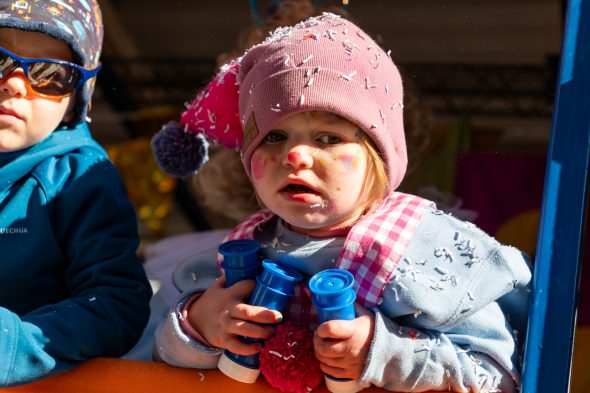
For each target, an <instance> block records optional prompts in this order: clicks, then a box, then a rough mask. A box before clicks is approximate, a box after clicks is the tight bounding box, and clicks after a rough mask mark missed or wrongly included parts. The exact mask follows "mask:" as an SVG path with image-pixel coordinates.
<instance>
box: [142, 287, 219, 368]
mask: <svg viewBox="0 0 590 393" xmlns="http://www.w3.org/2000/svg"><path fill="white" fill-rule="evenodd" d="M199 295H200V294H199ZM194 296H195V294H190V295H188V296H185V297H183V298H182V299H180V301H179V302H177V303H176V305H175V306H174V307H173V308H172V309H171V310H169V311H168V313H167V314H166V317H165V318H164V319H163V320H162V321H161V322H160V324H159V325H158V327H157V329H156V333H155V339H154V355H153V356H154V359H155V360H160V361H163V362H165V363H168V364H171V365H173V366H178V367H186V368H203V369H213V368H216V367H217V362H218V360H219V355H220V354H221V353H222V352H223V349H221V348H217V347H211V346H208V345H206V344H204V343H203V342H200V341H198V340H196V339H195V338H194V337H192V336H191V335H189V334H187V333H186V332H185V331H184V330H183V328H182V327H181V323H180V320H181V316H182V311H183V310H184V309H185V305H186V304H187V302H188V301H189V300H190V299H192V298H193V297H194ZM199 336H200V335H199Z"/></svg>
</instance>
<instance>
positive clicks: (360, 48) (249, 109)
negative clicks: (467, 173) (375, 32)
mask: <svg viewBox="0 0 590 393" xmlns="http://www.w3.org/2000/svg"><path fill="white" fill-rule="evenodd" d="M402 101H403V88H402V82H401V77H400V75H399V72H398V70H397V67H396V66H395V65H394V64H393V62H392V61H391V59H390V57H389V54H388V53H385V52H384V51H383V50H382V49H381V48H380V47H379V46H378V45H377V44H376V43H375V42H374V41H373V40H372V39H371V38H370V37H369V36H367V35H366V34H365V33H364V32H363V31H362V30H361V29H360V28H358V27H357V26H356V25H354V24H353V23H352V22H350V21H346V20H344V19H342V18H340V17H339V16H337V15H334V14H327V13H325V14H323V15H322V16H319V17H314V18H310V19H308V20H306V21H304V22H301V23H299V24H297V25H295V26H293V27H288V28H278V29H277V30H275V31H274V32H273V33H272V34H271V35H270V36H269V37H268V38H267V39H266V40H265V41H264V42H262V43H260V44H258V45H255V46H254V47H252V48H250V49H249V50H248V51H246V53H245V54H244V56H243V57H242V58H240V59H238V60H237V61H235V62H234V63H232V64H230V65H227V66H225V67H222V71H221V72H220V73H219V74H218V75H217V77H216V78H215V79H214V80H213V81H212V82H210V83H209V85H208V86H207V88H206V89H205V90H204V91H203V92H201V94H199V96H198V97H197V99H196V100H195V101H194V102H193V103H191V104H190V105H189V106H188V108H187V110H186V111H185V112H184V113H183V115H182V117H181V121H180V125H176V124H168V125H166V126H165V127H164V128H163V129H162V130H161V131H160V132H159V133H158V134H157V135H156V136H155V137H154V139H153V141H152V147H153V149H154V152H155V155H156V160H157V161H158V163H159V164H160V166H161V167H162V168H163V169H164V170H165V171H166V172H168V173H171V174H173V175H177V176H188V175H190V174H192V173H194V171H195V170H197V169H198V168H200V166H201V165H202V164H203V163H204V162H206V161H207V158H208V157H207V146H208V144H207V140H206V138H205V137H207V138H209V139H212V140H214V141H215V142H217V143H221V144H223V145H224V146H226V147H228V148H234V149H240V150H241V153H242V163H243V165H244V168H245V170H246V172H247V173H248V174H249V173H250V160H251V157H252V153H253V152H254V150H255V149H256V147H257V146H258V145H259V144H260V142H261V141H262V140H263V139H264V137H265V136H266V135H267V134H268V132H270V131H271V130H272V128H273V127H274V125H275V124H277V123H278V122H280V121H281V120H283V119H285V118H287V117H288V116H290V115H292V114H295V113H298V112H305V111H326V112H331V113H334V114H336V115H339V116H341V117H343V118H345V119H347V120H348V121H350V122H352V123H354V124H356V125H357V126H358V127H359V128H360V129H362V130H363V131H364V133H365V134H366V135H367V136H368V137H369V138H370V140H371V142H372V143H373V144H374V146H375V147H376V150H377V151H378V156H379V157H381V159H382V161H383V163H384V168H385V171H386V174H387V179H388V182H387V183H386V184H387V185H388V191H392V190H394V189H396V188H397V186H398V185H399V184H400V182H401V180H402V179H403V176H404V173H405V170H406V166H407V153H406V144H405V138H404V127H403V102H402ZM369 180H370V179H369Z"/></svg>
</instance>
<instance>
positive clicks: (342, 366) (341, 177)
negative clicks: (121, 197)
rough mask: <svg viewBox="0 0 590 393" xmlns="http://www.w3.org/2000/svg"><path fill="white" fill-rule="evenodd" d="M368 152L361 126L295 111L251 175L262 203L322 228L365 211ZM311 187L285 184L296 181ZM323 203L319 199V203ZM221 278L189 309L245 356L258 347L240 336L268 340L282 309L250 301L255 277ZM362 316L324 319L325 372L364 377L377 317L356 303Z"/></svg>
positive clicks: (206, 330) (199, 325) (317, 345)
mask: <svg viewBox="0 0 590 393" xmlns="http://www.w3.org/2000/svg"><path fill="white" fill-rule="evenodd" d="M366 165H367V157H366V155H365V153H364V150H363V149H362V148H361V147H360V145H359V144H358V128H357V127H356V126H355V125H354V124H352V123H350V122H348V121H346V120H344V119H341V118H339V117H336V116H333V115H327V114H322V113H320V114H316V115H309V114H296V115H293V116H291V117H289V118H287V119H286V120H283V121H281V122H280V123H279V124H277V125H276V126H275V127H274V130H273V131H271V132H270V133H269V134H268V137H267V138H266V139H265V141H264V142H263V143H262V144H261V145H260V146H259V147H258V148H257V149H256V151H255V153H254V155H253V157H252V160H251V173H252V182H253V184H254V187H255V188H256V191H257V193H258V195H259V197H260V199H261V200H262V202H263V203H264V204H265V205H266V206H267V207H268V208H270V209H271V210H273V211H274V212H275V213H276V214H277V215H279V216H280V217H281V218H282V219H283V220H284V221H285V222H286V223H288V224H289V225H291V227H292V228H293V229H295V230H298V231H300V232H302V233H308V234H311V235H317V234H318V233H320V234H324V233H330V231H331V230H333V229H335V228H336V229H337V228H342V227H347V226H349V225H352V224H353V223H354V222H355V221H356V220H358V218H359V217H360V216H361V214H362V213H363V209H364V207H362V206H358V204H357V199H358V196H359V194H360V191H361V186H362V184H363V180H364V176H365V169H366ZM293 182H295V183H298V184H299V185H301V184H305V185H306V186H309V187H311V189H312V190H313V191H309V190H306V189H305V188H301V189H295V190H294V191H289V190H288V189H287V190H285V187H286V186H287V185H288V184H290V183H293ZM317 205H320V206H319V207H318V206H317ZM224 282H225V278H224V277H221V278H220V279H218V280H217V281H216V282H215V283H214V284H213V285H212V286H211V287H209V288H208V289H207V290H206V291H205V292H204V293H203V295H202V296H201V297H200V298H199V299H198V300H197V301H195V302H194V303H193V304H192V305H191V307H190V308H189V310H188V319H189V321H190V323H191V325H192V326H193V327H194V328H195V329H196V330H197V331H198V332H199V333H200V334H201V335H202V337H203V339H204V340H205V341H206V342H207V343H208V344H210V345H213V346H217V347H220V348H225V349H228V350H230V351H231V352H234V353H237V354H240V355H252V354H255V353H257V352H258V351H260V346H259V345H260V344H256V343H255V344H247V343H244V342H242V341H240V340H239V339H238V336H240V335H242V336H248V337H255V338H262V339H266V338H269V337H270V336H271V335H272V334H273V333H274V328H272V327H270V326H268V325H264V324H269V323H279V322H280V321H281V320H282V316H281V314H280V313H279V312H277V311H271V310H269V309H267V308H264V307H258V306H251V305H248V304H245V302H246V301H247V299H248V297H249V296H250V294H251V293H252V290H253V289H254V286H255V282H254V281H253V280H244V281H240V282H238V283H236V284H234V285H232V286H231V287H230V288H225V287H224ZM355 308H356V313H357V315H358V316H359V317H358V318H356V319H353V320H350V321H343V320H334V321H328V322H325V323H323V324H321V325H320V326H319V327H318V329H317V330H316V332H315V335H314V339H313V340H314V352H315V356H316V357H317V358H318V360H319V361H320V366H321V369H322V371H323V372H325V373H327V374H330V375H332V376H334V377H337V378H353V379H358V378H359V377H360V375H361V373H362V371H363V368H364V363H365V360H366V358H367V354H368V352H369V348H370V344H371V339H372V337H373V331H374V324H375V317H374V314H373V313H372V312H370V311H369V310H367V309H365V308H363V307H362V306H360V305H358V304H355Z"/></svg>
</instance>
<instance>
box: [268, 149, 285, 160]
mask: <svg viewBox="0 0 590 393" xmlns="http://www.w3.org/2000/svg"><path fill="white" fill-rule="evenodd" d="M282 155H283V148H282V147H277V148H276V149H275V150H274V151H273V152H272V153H270V162H272V163H273V164H276V163H277V162H279V157H281V156H282Z"/></svg>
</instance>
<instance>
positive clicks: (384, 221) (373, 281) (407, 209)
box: [217, 192, 433, 307]
mask: <svg viewBox="0 0 590 393" xmlns="http://www.w3.org/2000/svg"><path fill="white" fill-rule="evenodd" d="M431 205H433V203H432V202H431V201H428V200H426V199H423V198H420V197H418V196H415V195H410V194H404V193H400V192H393V193H391V194H389V195H388V196H387V198H386V199H385V200H384V201H383V203H382V204H381V206H380V207H379V208H378V209H376V210H375V211H374V212H373V213H371V214H369V215H368V216H365V217H364V218H363V219H362V220H361V221H359V222H358V223H356V224H355V225H354V226H353V227H352V229H351V230H350V232H349V233H348V236H347V237H346V241H345V242H344V247H343V249H342V252H341V253H340V256H339V257H338V260H337V263H336V266H337V267H338V268H341V269H346V270H348V271H350V272H351V273H352V274H353V275H354V277H355V285H356V290H357V300H359V301H360V302H361V303H362V304H364V305H365V306H366V307H372V306H375V305H378V304H379V300H380V298H381V295H382V293H383V290H384V289H385V285H386V284H387V283H388V282H389V280H390V279H391V277H392V275H393V273H394V272H395V268H396V266H397V264H398V263H399V261H400V260H401V258H402V256H403V255H404V253H405V251H406V248H407V247H408V244H409V243H410V240H411V239H412V236H413V235H414V232H415V231H416V227H417V225H418V222H419V221H420V218H421V217H422V214H423V213H424V211H425V209H426V208H427V207H428V206H431ZM274 216H275V215H274V213H272V212H271V211H270V210H260V211H258V212H256V213H254V214H253V215H252V216H251V217H250V218H248V219H247V220H246V221H244V222H243V223H241V224H239V225H238V226H236V227H235V228H234V229H233V230H232V231H231V232H230V233H229V234H228V235H227V237H226V238H225V239H224V241H228V240H234V239H252V238H254V231H255V229H256V228H258V227H259V226H260V225H262V224H264V223H266V222H268V221H269V220H270V219H272V218H273V217H274ZM221 261H222V256H221V255H220V254H218V255H217V262H218V264H220V263H221Z"/></svg>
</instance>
